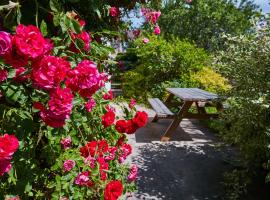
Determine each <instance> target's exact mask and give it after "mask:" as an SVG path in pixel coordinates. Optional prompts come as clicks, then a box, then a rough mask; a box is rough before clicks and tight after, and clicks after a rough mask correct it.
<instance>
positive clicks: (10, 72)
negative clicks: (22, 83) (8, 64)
mask: <svg viewBox="0 0 270 200" xmlns="http://www.w3.org/2000/svg"><path fill="white" fill-rule="evenodd" d="M15 75H16V69H11V70H9V72H8V78H14V77H15Z"/></svg>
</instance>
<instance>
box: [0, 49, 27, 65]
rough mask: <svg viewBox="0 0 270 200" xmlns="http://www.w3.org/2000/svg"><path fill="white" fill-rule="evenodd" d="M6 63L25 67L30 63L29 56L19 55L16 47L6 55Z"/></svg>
mask: <svg viewBox="0 0 270 200" xmlns="http://www.w3.org/2000/svg"><path fill="white" fill-rule="evenodd" d="M4 61H5V63H6V64H9V65H11V66H12V67H15V68H17V67H25V66H27V64H28V61H27V58H25V57H22V56H20V55H18V53H17V52H16V50H15V49H13V50H12V51H11V53H10V54H8V55H6V56H5V57H4Z"/></svg>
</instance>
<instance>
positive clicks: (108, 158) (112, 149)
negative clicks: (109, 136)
mask: <svg viewBox="0 0 270 200" xmlns="http://www.w3.org/2000/svg"><path fill="white" fill-rule="evenodd" d="M116 151H117V147H110V148H109V150H108V155H106V156H104V159H105V161H106V162H109V161H112V160H114V159H115V153H116Z"/></svg>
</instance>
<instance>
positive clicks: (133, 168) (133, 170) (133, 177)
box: [128, 165, 138, 182]
mask: <svg viewBox="0 0 270 200" xmlns="http://www.w3.org/2000/svg"><path fill="white" fill-rule="evenodd" d="M137 174H138V167H137V165H132V166H131V168H130V171H129V175H128V181H130V182H132V181H135V180H136V179H137Z"/></svg>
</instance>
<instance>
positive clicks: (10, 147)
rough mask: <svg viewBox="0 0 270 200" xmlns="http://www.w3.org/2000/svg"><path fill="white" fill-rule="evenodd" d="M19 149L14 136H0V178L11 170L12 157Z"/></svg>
mask: <svg viewBox="0 0 270 200" xmlns="http://www.w3.org/2000/svg"><path fill="white" fill-rule="evenodd" d="M18 148H19V141H18V139H17V138H16V137H15V136H14V135H8V134H4V135H3V136H0V176H3V175H4V174H5V173H7V172H9V171H10V170H11V167H12V165H11V162H10V160H11V159H12V155H13V154H14V153H15V151H17V149H18Z"/></svg>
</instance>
